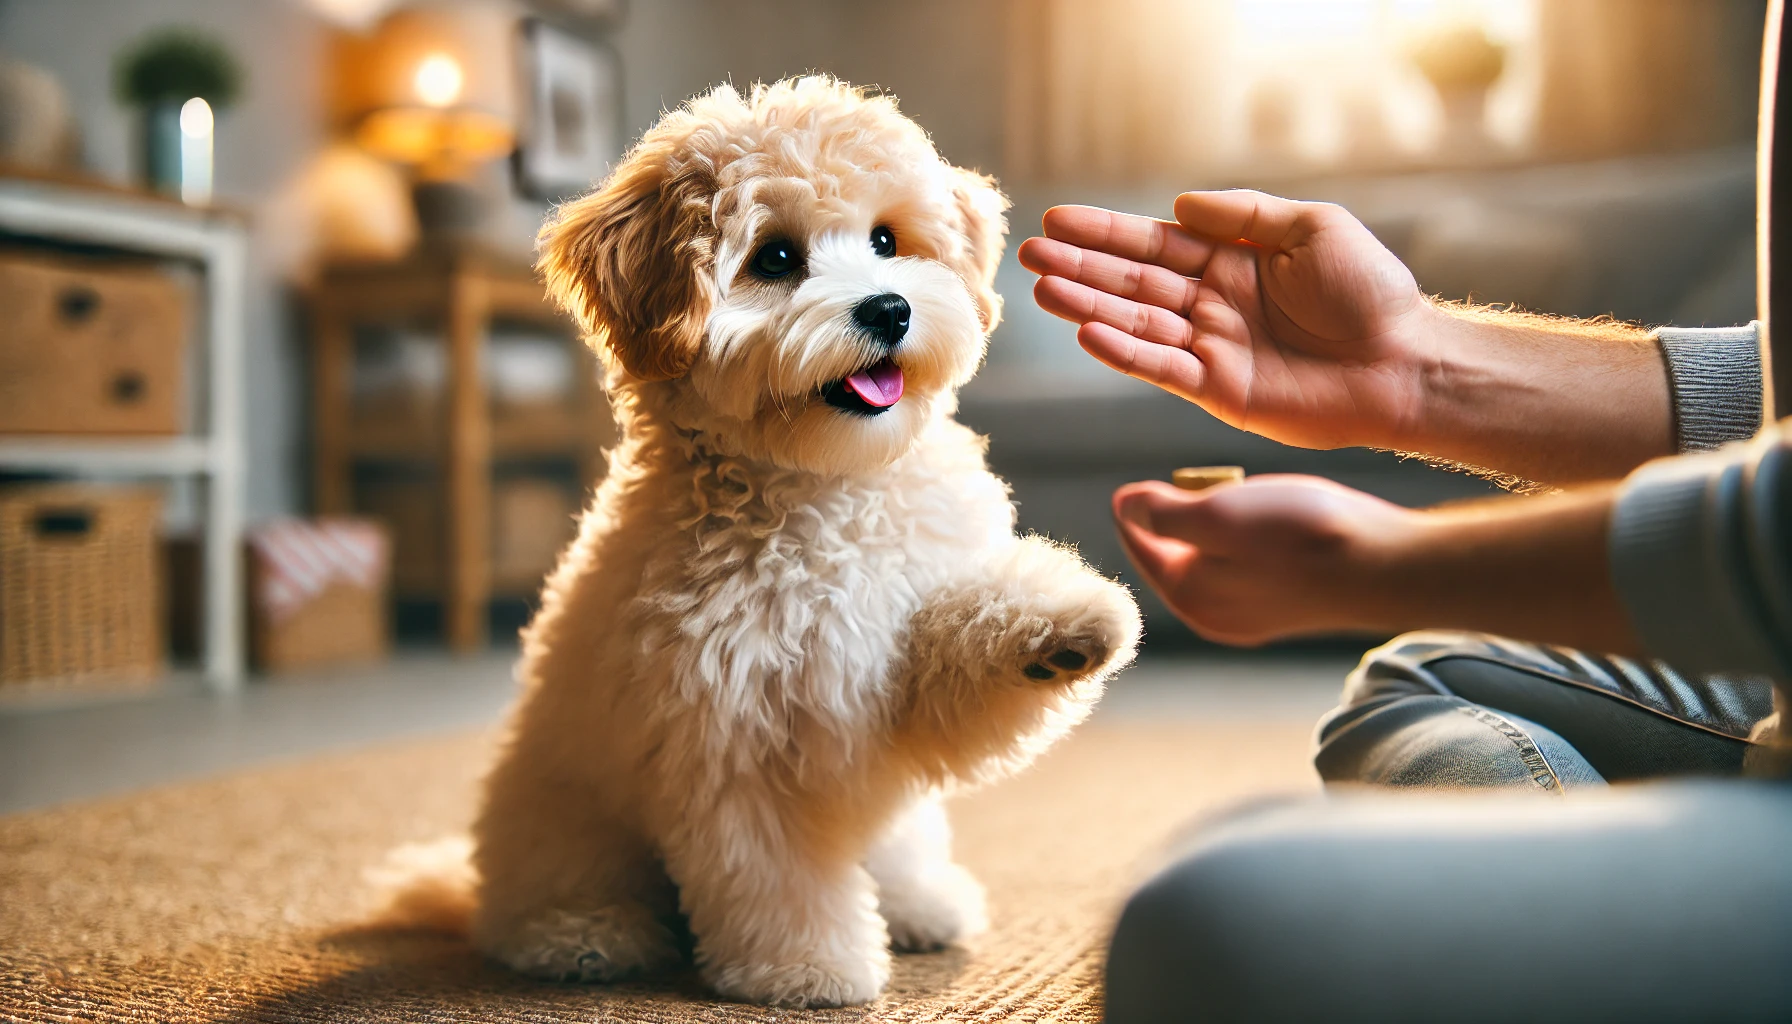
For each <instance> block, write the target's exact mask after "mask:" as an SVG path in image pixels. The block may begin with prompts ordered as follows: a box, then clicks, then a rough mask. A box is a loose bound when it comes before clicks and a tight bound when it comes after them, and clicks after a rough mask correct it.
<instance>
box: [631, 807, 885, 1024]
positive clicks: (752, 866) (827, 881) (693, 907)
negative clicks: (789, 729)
mask: <svg viewBox="0 0 1792 1024" xmlns="http://www.w3.org/2000/svg"><path fill="white" fill-rule="evenodd" d="M775 789H776V787H764V788H762V787H759V786H754V785H751V784H740V785H735V786H731V787H730V789H729V791H727V792H725V793H723V794H720V795H719V796H718V799H717V800H716V802H715V803H714V804H713V805H711V806H708V807H705V808H703V809H702V810H700V811H698V812H697V813H695V814H688V815H687V816H686V818H685V819H684V820H683V821H682V822H680V824H679V826H678V827H677V828H676V829H675V830H674V831H673V834H671V835H668V836H666V837H665V838H664V840H663V841H662V845H663V847H664V853H665V859H666V867H667V870H668V872H669V873H670V874H671V875H672V877H673V879H674V880H675V881H676V882H677V883H678V888H679V899H680V902H681V903H682V904H683V907H684V911H685V914H686V916H687V917H688V918H689V920H690V925H691V932H692V934H693V935H694V936H695V937H696V940H697V949H696V955H697V964H698V967H699V969H700V970H701V971H702V974H703V978H704V980H705V981H707V982H708V983H709V984H710V986H711V987H713V988H714V989H715V990H716V991H717V992H718V993H720V994H722V995H724V996H729V997H732V998H736V999H743V1000H748V1001H751V1002H755V1003H769V1004H772V1005H776V1006H795V1007H821V1006H846V1005H852V1004H856V1003H864V1002H869V1001H870V1000H872V999H875V998H877V996H878V995H879V994H880V993H881V992H883V989H884V985H885V984H886V983H887V982H888V981H889V978H890V954H889V950H888V948H887V947H888V944H889V934H888V932H887V931H886V930H885V928H884V922H883V918H881V917H879V916H878V913H877V893H876V887H875V885H874V884H873V882H872V880H871V876H870V875H869V874H867V873H866V871H865V869H864V868H863V867H861V866H860V864H859V860H860V858H861V857H862V856H863V854H864V849H863V846H862V844H855V843H854V842H853V841H852V839H851V837H850V836H846V835H841V834H839V831H840V830H837V829H830V827H829V825H830V822H829V821H828V820H825V818H826V816H825V814H817V813H815V811H816V808H815V805H814V804H813V803H811V802H809V801H807V800H806V799H805V798H804V797H802V796H800V795H793V794H791V793H788V792H784V793H780V792H775V791H774V790H775Z"/></svg>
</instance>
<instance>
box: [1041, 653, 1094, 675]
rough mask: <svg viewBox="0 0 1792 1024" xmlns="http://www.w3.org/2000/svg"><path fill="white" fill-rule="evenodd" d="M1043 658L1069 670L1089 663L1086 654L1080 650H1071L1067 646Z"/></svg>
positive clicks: (1073, 670) (1074, 669) (1072, 670)
mask: <svg viewBox="0 0 1792 1024" xmlns="http://www.w3.org/2000/svg"><path fill="white" fill-rule="evenodd" d="M1045 660H1046V661H1049V662H1051V663H1052V664H1054V665H1056V666H1058V667H1059V668H1061V669H1067V670H1069V671H1071V672H1075V671H1076V670H1077V669H1079V668H1082V667H1083V666H1084V665H1087V664H1089V658H1088V655H1085V654H1084V653H1083V652H1082V651H1073V650H1071V649H1070V648H1068V647H1066V648H1065V649H1063V650H1061V651H1059V652H1058V653H1056V654H1054V655H1052V656H1051V657H1049V658H1047V659H1045Z"/></svg>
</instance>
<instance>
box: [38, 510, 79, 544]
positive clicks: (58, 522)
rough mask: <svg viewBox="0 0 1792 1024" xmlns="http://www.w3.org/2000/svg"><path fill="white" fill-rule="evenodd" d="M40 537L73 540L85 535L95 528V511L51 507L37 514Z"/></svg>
mask: <svg viewBox="0 0 1792 1024" xmlns="http://www.w3.org/2000/svg"><path fill="white" fill-rule="evenodd" d="M33 525H35V526H36V527H37V535H38V536H39V537H56V538H61V539H65V540H72V539H74V538H76V537H85V536H87V534H88V533H89V532H90V531H91V530H92V529H93V513H92V512H91V511H89V510H87V509H84V508H50V509H44V510H43V511H41V512H39V513H38V514H37V521H36V522H35V523H34V524H33Z"/></svg>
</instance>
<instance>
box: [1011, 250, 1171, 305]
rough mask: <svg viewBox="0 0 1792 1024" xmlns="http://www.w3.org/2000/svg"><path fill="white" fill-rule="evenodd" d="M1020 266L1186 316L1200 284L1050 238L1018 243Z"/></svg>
mask: <svg viewBox="0 0 1792 1024" xmlns="http://www.w3.org/2000/svg"><path fill="white" fill-rule="evenodd" d="M1020 265H1021V266H1023V267H1025V268H1027V269H1028V270H1031V271H1032V272H1033V273H1035V274H1040V275H1043V276H1047V277H1059V278H1063V279H1064V280H1067V281H1075V282H1076V283H1077V284H1083V285H1088V286H1089V287H1091V288H1094V289H1096V290H1098V291H1104V292H1107V293H1108V294H1110V295H1118V296H1119V297H1121V298H1123V299H1131V300H1133V301H1134V302H1143V303H1146V304H1148V305H1152V306H1158V307H1160V308H1162V309H1167V310H1169V311H1170V312H1172V313H1175V314H1177V315H1179V316H1185V317H1186V316H1188V313H1189V310H1190V309H1192V308H1194V304H1195V296H1196V295H1198V294H1200V289H1201V286H1200V284H1199V282H1196V281H1194V280H1191V279H1189V278H1186V277H1183V276H1182V275H1181V274H1177V273H1173V272H1171V271H1168V270H1165V269H1164V268H1163V267H1158V266H1153V265H1151V264H1148V263H1138V262H1135V261H1133V260H1127V259H1121V258H1120V257H1118V256H1109V255H1108V254H1106V253H1102V252H1096V251H1094V250H1092V249H1080V248H1078V247H1076V246H1074V245H1069V244H1067V243H1064V242H1059V241H1056V240H1054V239H1050V238H1029V239H1027V240H1026V241H1024V242H1022V243H1021V244H1020Z"/></svg>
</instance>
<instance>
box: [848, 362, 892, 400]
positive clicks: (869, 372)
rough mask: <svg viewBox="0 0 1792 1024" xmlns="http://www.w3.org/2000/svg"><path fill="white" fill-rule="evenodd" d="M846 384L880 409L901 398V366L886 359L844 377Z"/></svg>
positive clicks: (856, 393) (854, 392)
mask: <svg viewBox="0 0 1792 1024" xmlns="http://www.w3.org/2000/svg"><path fill="white" fill-rule="evenodd" d="M846 386H847V387H849V388H851V389H852V391H853V394H855V395H858V396H859V397H860V398H863V399H864V400H865V401H866V402H867V403H868V404H871V405H875V406H877V407H878V408H880V409H882V408H885V407H887V406H892V405H895V404H896V403H897V402H898V401H899V400H901V398H902V367H900V366H897V365H896V364H895V363H892V362H890V361H889V360H888V359H886V360H884V361H883V362H881V363H877V364H875V365H872V366H867V367H865V368H864V369H863V370H860V371H859V372H858V373H855V374H853V375H852V376H850V377H848V378H846Z"/></svg>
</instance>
